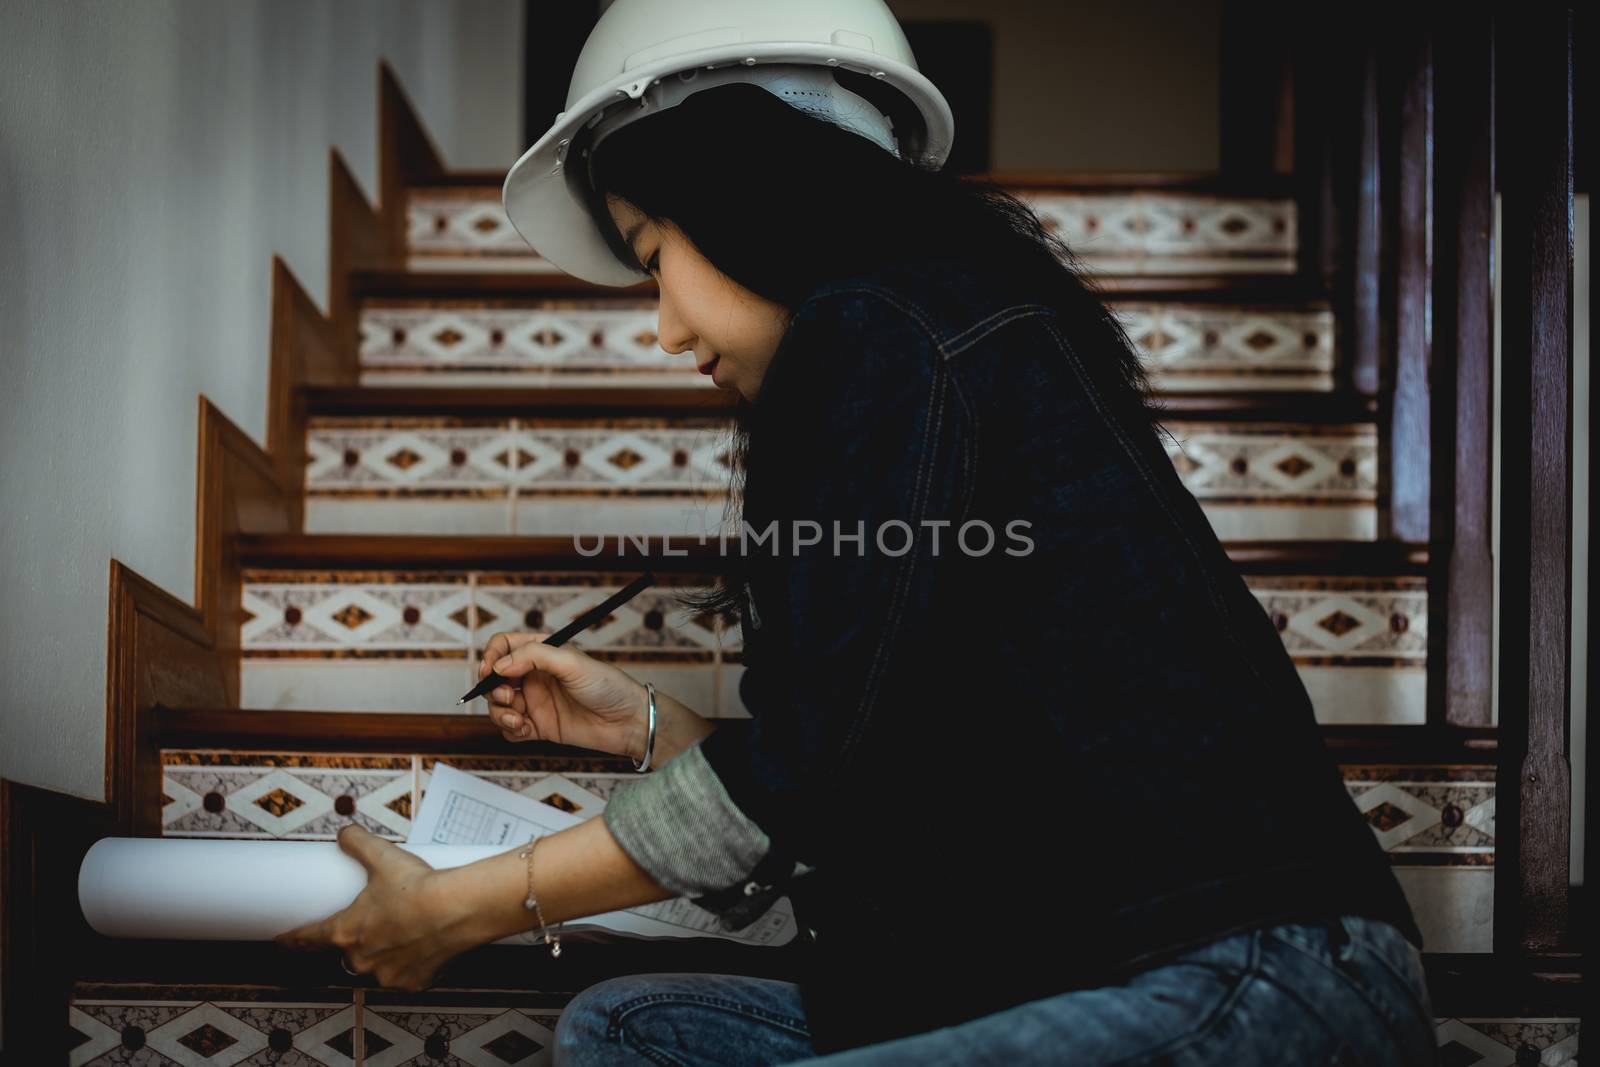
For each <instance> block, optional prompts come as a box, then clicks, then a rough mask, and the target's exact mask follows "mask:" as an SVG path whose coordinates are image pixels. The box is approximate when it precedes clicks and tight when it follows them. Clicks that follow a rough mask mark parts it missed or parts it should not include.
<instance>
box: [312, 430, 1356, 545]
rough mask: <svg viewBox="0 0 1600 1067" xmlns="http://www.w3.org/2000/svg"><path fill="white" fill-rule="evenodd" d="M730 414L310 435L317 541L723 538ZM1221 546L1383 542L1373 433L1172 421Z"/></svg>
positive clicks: (1180, 457)
mask: <svg viewBox="0 0 1600 1067" xmlns="http://www.w3.org/2000/svg"><path fill="white" fill-rule="evenodd" d="M729 425H730V424H729V423H728V422H726V421H725V420H716V419H709V418H704V417H672V418H667V417H659V418H649V417H627V418H615V419H598V418H595V419H587V418H575V417H569V418H555V417H550V418H540V419H536V420H518V419H478V420H469V419H461V418H452V417H445V416H440V417H406V418H366V417H359V416H327V417H323V418H318V419H315V420H313V422H312V425H311V426H310V428H309V429H308V431H307V452H308V455H309V457H310V458H309V466H308V468H307V471H306V492H307V498H306V531H307V532H308V533H441V534H480V535H484V534H516V535H526V536H539V535H557V536H559V535H572V534H590V535H599V534H608V535H614V534H621V533H639V534H687V535H690V536H694V535H698V534H701V533H708V534H715V532H716V531H718V530H720V529H723V528H724V524H725V522H727V521H728V520H727V519H726V518H725V516H724V509H725V507H726V506H727V505H726V496H725V494H726V490H727V486H728V483H729V474H728V466H727V460H726V455H727V447H728V445H729V434H728V427H729ZM1168 426H1169V428H1170V429H1171V431H1172V435H1173V438H1174V440H1173V442H1172V443H1171V444H1170V445H1169V446H1168V452H1169V454H1170V455H1171V456H1172V458H1173V462H1174V463H1175V464H1176V466H1177V467H1178V470H1179V473H1180V475H1181V477H1182V478H1183V481H1184V484H1185V485H1186V486H1187V487H1188V489H1189V491H1190V492H1191V493H1193V494H1194V495H1195V497H1196V498H1197V499H1198V500H1199V501H1200V503H1201V505H1202V507H1203V508H1204V509H1205V511H1206V515H1207V516H1208V517H1209V518H1210V520H1211V523H1212V526H1213V528H1214V529H1215V530H1216V532H1217V535H1218V537H1220V538H1221V539H1222V540H1224V541H1251V540H1265V541H1283V540H1363V541H1370V540H1374V539H1375V538H1376V537H1377V533H1378V510H1377V435H1376V432H1375V430H1374V428H1373V427H1372V426H1371V425H1370V424H1363V423H1353V424H1348V425H1327V426H1318V425H1292V424H1281V423H1222V422H1185V421H1180V420H1176V419H1172V420H1169V421H1168Z"/></svg>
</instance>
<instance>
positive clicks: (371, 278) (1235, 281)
mask: <svg viewBox="0 0 1600 1067" xmlns="http://www.w3.org/2000/svg"><path fill="white" fill-rule="evenodd" d="M1091 280H1092V284H1093V285H1094V286H1095V288H1096V289H1097V290H1099V291H1100V292H1101V293H1103V294H1105V296H1106V298H1107V299H1110V300H1114V299H1115V298H1116V297H1118V296H1128V297H1137V298H1138V299H1140V300H1152V301H1161V302H1180V301H1183V302H1187V301H1203V302H1207V303H1217V304H1269V305H1298V304H1304V303H1307V302H1312V301H1319V300H1322V299H1324V297H1325V296H1326V294H1325V293H1324V292H1323V291H1322V290H1321V289H1320V288H1318V286H1317V285H1315V284H1314V283H1313V282H1311V281H1309V280H1308V279H1306V278H1302V277H1300V276H1299V275H1292V274H1231V273H1230V274H1210V275H1192V276H1187V277H1185V276H1178V275H1153V274H1152V275H1135V276H1126V277H1121V276H1116V275H1092V276H1091ZM350 285H351V294H352V296H354V297H355V298H357V299H359V300H361V301H363V302H365V301H375V300H407V299H426V300H481V299H486V298H494V299H501V300H518V301H539V300H547V299H572V298H575V297H597V296H609V297H629V298H643V299H649V300H654V299H655V298H656V294H657V292H658V290H657V287H656V283H655V282H654V280H651V279H641V280H640V281H639V282H638V283H636V284H634V285H628V286H611V285H596V284H594V283H593V282H586V281H584V280H583V279H581V278H575V277H573V276H572V275H570V274H560V273H555V272H545V271H538V270H517V269H514V268H512V269H506V268H505V267H504V265H503V264H502V263H500V262H499V261H498V260H491V259H488V258H485V259H484V260H483V261H482V262H481V263H480V264H479V265H477V266H476V267H475V269H468V268H466V267H463V268H461V269H454V270H442V269H432V268H430V267H429V266H428V265H427V263H426V262H425V261H420V262H418V264H417V265H415V266H412V267H410V268H409V269H404V270H354V271H351V272H350Z"/></svg>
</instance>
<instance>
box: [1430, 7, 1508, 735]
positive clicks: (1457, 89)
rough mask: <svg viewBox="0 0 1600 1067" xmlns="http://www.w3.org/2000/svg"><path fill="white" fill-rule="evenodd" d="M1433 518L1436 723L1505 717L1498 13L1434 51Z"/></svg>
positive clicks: (1440, 38) (1465, 19) (1460, 21)
mask: <svg viewBox="0 0 1600 1067" xmlns="http://www.w3.org/2000/svg"><path fill="white" fill-rule="evenodd" d="M1434 99H1435V104H1434V108H1435V120H1434V164H1435V170H1434V218H1435V220H1436V224H1435V229H1434V272H1433V283H1434V284H1433V369H1432V379H1433V388H1432V397H1433V429H1432V437H1433V441H1434V443H1435V447H1434V449H1433V455H1432V464H1433V476H1432V477H1433V485H1434V486H1435V489H1436V491H1435V492H1434V494H1433V516H1432V530H1431V535H1432V536H1431V542H1432V551H1431V552H1430V554H1429V561H1430V567H1429V569H1430V574H1429V581H1428V665H1429V667H1428V721H1429V722H1430V723H1433V724H1436V725H1437V724H1443V723H1448V724H1450V725H1452V726H1488V725H1489V724H1490V721H1491V717H1492V712H1493V700H1494V692H1493V673H1494V647H1493V633H1494V558H1493V557H1492V556H1491V555H1490V551H1489V549H1490V546H1489V537H1490V531H1491V529H1492V522H1493V510H1492V508H1493V502H1492V487H1493V474H1494V471H1493V455H1492V454H1491V453H1492V448H1493V433H1494V429H1493V426H1492V424H1491V419H1492V417H1493V405H1494V366H1493V361H1494V333H1493V330H1494V261H1493V259H1492V258H1491V257H1492V255H1493V247H1492V245H1493V240H1494V180H1495V179H1494V64H1493V46H1492V42H1491V40H1490V37H1489V17H1488V13H1487V12H1482V13H1477V14H1476V15H1472V14H1466V13H1456V14H1454V15H1452V16H1451V17H1450V18H1449V19H1445V20H1441V25H1440V26H1439V27H1438V30H1437V36H1436V39H1435V43H1434Z"/></svg>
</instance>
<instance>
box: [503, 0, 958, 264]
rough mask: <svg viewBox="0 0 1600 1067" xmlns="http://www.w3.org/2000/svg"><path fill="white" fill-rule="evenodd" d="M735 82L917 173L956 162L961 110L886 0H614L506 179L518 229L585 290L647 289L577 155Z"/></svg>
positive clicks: (508, 201)
mask: <svg viewBox="0 0 1600 1067" xmlns="http://www.w3.org/2000/svg"><path fill="white" fill-rule="evenodd" d="M836 70H837V71H845V72H854V73H853V74H847V75H846V77H847V78H853V79H855V80H856V81H857V85H858V87H859V88H860V89H861V90H862V91H860V92H858V91H855V90H852V89H850V88H847V87H846V86H845V85H842V84H840V83H839V81H837V80H836V79H835V78H834V76H833V72H834V71H836ZM869 79H870V80H869ZM735 81H744V82H751V83H754V84H756V85H760V86H761V87H762V88H764V89H766V90H767V91H769V92H771V93H773V94H774V95H776V96H778V97H779V98H780V99H782V100H784V101H786V102H787V103H789V104H792V105H793V106H795V107H798V108H800V109H802V110H804V111H807V112H810V113H812V114H816V115H819V116H821V117H823V118H827V119H829V120H830V121H833V122H836V123H838V124H840V125H842V126H844V127H846V128H848V129H851V130H854V131H855V132H857V133H859V134H861V135H862V136H864V137H867V138H868V139H870V140H872V141H873V142H875V143H876V144H878V145H879V146H880V147H882V148H884V149H885V150H887V151H889V152H891V153H893V154H895V155H897V156H899V157H900V158H903V159H907V160H910V161H911V162H914V163H916V164H918V165H919V166H923V167H927V168H929V169H937V168H938V167H940V166H942V165H943V164H944V161H945V159H946V158H947V157H948V156H949V154H950V144H951V139H952V137H953V135H954V126H955V122H954V119H953V118H952V117H951V114H950V105H949V104H948V103H946V102H945V99H944V96H943V95H942V94H941V93H940V92H939V90H938V88H937V87H935V86H934V84H933V83H932V82H931V81H929V80H928V79H927V78H925V77H923V76H922V74H921V73H919V72H918V71H917V64H916V60H915V59H914V58H913V57H912V55H911V48H910V46H909V45H907V44H906V38H905V33H904V32H903V31H902V30H901V29H900V24H899V23H898V22H896V21H895V18H894V15H893V14H892V13H890V11H889V9H888V7H887V6H886V5H885V4H884V0H614V2H613V3H612V4H611V6H610V7H608V8H607V9H606V11H605V13H604V14H602V15H601V16H600V20H599V21H598V22H596V23H595V27H594V29H593V30H591V31H590V33H589V38H588V40H587V41H585V42H584V45H583V50H582V52H580V53H579V55H578V62H577V66H576V67H575V68H574V69H573V72H572V84H571V86H570V87H569V88H568V90H567V108H566V110H565V111H563V112H562V113H561V114H559V115H557V116H556V120H555V124H554V125H553V126H551V127H550V129H549V130H547V131H546V132H545V134H544V136H543V137H540V138H539V140H538V141H537V142H536V143H535V144H534V145H533V147H532V148H530V149H528V150H527V151H526V152H524V153H523V155H522V158H521V159H519V160H517V162H516V163H515V164H514V165H513V166H512V168H511V171H510V173H508V174H507V175H506V181H505V186H504V188H503V189H502V190H501V198H502V200H503V201H504V203H505V208H506V214H507V215H508V216H509V217H510V219H511V224H512V225H513V226H515V227H516V228H517V232H518V233H520V234H522V236H523V239H524V240H526V241H527V242H528V244H530V245H532V246H533V249H534V251H536V252H538V253H539V254H540V255H541V256H543V257H544V258H545V259H547V260H549V261H550V262H551V263H552V264H554V265H555V266H556V267H558V268H560V269H561V270H563V271H566V272H567V273H568V274H572V275H574V276H576V277H578V278H582V279H583V280H585V281H589V282H594V283H595V284H597V285H618V286H621V285H632V284H634V283H636V282H639V281H641V280H643V279H646V278H648V277H649V275H648V274H647V273H646V272H645V271H643V270H640V269H638V268H637V267H631V266H629V265H628V264H625V263H621V262H618V260H617V257H616V255H615V254H614V253H613V252H612V250H611V246H610V245H609V244H608V243H607V242H606V239H605V237H604V236H603V235H602V234H601V232H600V230H599V229H598V227H597V225H596V220H595V219H594V217H593V216H592V215H591V214H590V213H589V207H588V192H589V190H588V180H589V177H588V160H587V158H582V159H579V158H573V159H569V158H568V149H569V148H570V147H572V146H573V145H574V143H575V142H576V143H577V144H578V145H579V151H580V152H587V151H588V150H589V149H590V148H592V147H593V146H594V145H596V144H598V143H599V142H600V141H601V140H603V139H604V138H605V137H606V136H608V135H610V134H611V133H614V132H615V131H616V130H617V129H620V128H621V127H622V126H625V125H627V124H628V123H630V122H633V121H636V120H637V119H639V118H642V117H644V116H645V115H650V114H654V113H656V112H658V111H662V110H664V109H666V108H669V107H672V106H674V105H676V104H678V103H680V102H682V101H683V100H684V99H685V98H686V97H688V96H690V95H691V94H693V93H696V92H699V91H700V90H701V89H706V88H709V87H711V86H713V85H720V84H725V83H727V82H735ZM879 85H881V86H885V87H887V88H886V89H879V88H878V86H879ZM869 98H870V99H869Z"/></svg>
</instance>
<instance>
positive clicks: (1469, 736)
mask: <svg viewBox="0 0 1600 1067" xmlns="http://www.w3.org/2000/svg"><path fill="white" fill-rule="evenodd" d="M1319 730H1320V732H1321V734H1322V740H1323V744H1324V746H1325V747H1326V748H1327V750H1328V754H1329V755H1330V756H1332V757H1333V759H1334V762H1336V763H1338V764H1339V765H1341V766H1348V765H1356V764H1367V763H1380V764H1381V763H1396V764H1412V763H1416V764H1458V765H1459V764H1467V765H1478V766H1484V767H1492V766H1494V762H1495V751H1496V746H1497V741H1496V736H1495V731H1494V729H1493V728H1492V727H1478V728H1474V729H1465V730H1462V729H1455V728H1453V727H1435V726H1322V727H1319Z"/></svg>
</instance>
